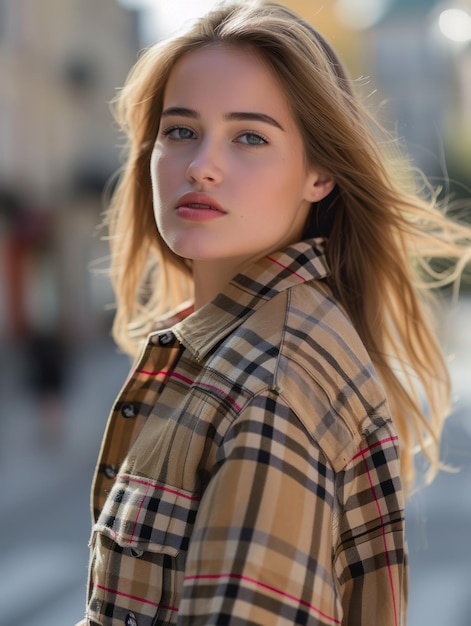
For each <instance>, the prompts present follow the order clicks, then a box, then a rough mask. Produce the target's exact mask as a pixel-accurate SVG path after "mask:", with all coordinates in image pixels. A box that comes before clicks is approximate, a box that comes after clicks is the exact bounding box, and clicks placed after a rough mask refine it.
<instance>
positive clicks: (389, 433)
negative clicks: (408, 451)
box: [334, 422, 408, 626]
mask: <svg viewBox="0 0 471 626" xmlns="http://www.w3.org/2000/svg"><path fill="white" fill-rule="evenodd" d="M337 483H338V486H337V498H338V500H339V507H340V511H341V515H340V518H339V533H338V535H339V540H338V544H337V548H336V551H335V555H334V560H335V572H336V575H337V579H338V584H339V590H340V593H341V598H342V606H343V621H342V624H348V625H349V626H352V625H353V626H357V625H358V626H360V625H362V626H363V625H368V626H369V625H371V626H373V625H375V624H382V625H384V626H405V624H406V623H407V614H406V610H407V593H408V576H407V574H408V568H407V549H406V542H405V521H404V502H403V492H402V486H401V480H400V463H399V447H398V437H397V435H396V433H395V430H394V429H393V427H392V423H391V422H386V423H385V424H383V426H381V427H379V428H378V429H376V430H374V431H373V432H372V433H370V434H368V435H366V436H365V437H364V439H363V441H362V444H361V446H360V449H359V450H358V452H357V453H356V454H355V455H354V457H353V458H352V459H351V461H350V463H349V464H348V465H347V467H346V469H345V471H343V472H341V473H340V474H339V476H338V478H337Z"/></svg>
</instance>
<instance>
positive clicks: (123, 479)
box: [120, 476, 201, 502]
mask: <svg viewBox="0 0 471 626" xmlns="http://www.w3.org/2000/svg"><path fill="white" fill-rule="evenodd" d="M120 478H121V481H122V482H126V480H127V481H129V482H130V483H137V484H138V485H145V486H146V487H154V489H160V490H161V491H166V492H167V493H173V494H174V495H177V496H180V497H181V498H185V499H186V500H193V501H195V502H197V501H199V500H201V498H200V497H199V496H187V495H186V493H181V491H177V490H176V489H169V488H168V487H161V486H160V485H154V484H153V483H150V482H148V481H146V480H141V479H140V478H132V476H121V477H120ZM148 491H149V490H147V491H146V495H147V492H148ZM144 497H145V496H144Z"/></svg>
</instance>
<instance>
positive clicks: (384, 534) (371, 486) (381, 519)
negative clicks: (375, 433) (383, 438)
mask: <svg viewBox="0 0 471 626" xmlns="http://www.w3.org/2000/svg"><path fill="white" fill-rule="evenodd" d="M390 439H394V437H391V438H390ZM396 439H397V437H396ZM388 441H389V440H388ZM370 447H373V446H370ZM369 449H370V448H366V449H365V450H362V451H361V452H362V453H363V461H364V463H365V468H366V474H367V476H368V482H369V483H370V489H371V492H372V493H373V498H374V501H375V504H376V510H377V512H378V516H379V520H380V522H381V533H382V535H383V547H384V556H385V557H386V566H387V568H388V577H389V586H390V588H391V595H392V601H393V607H394V624H395V626H398V621H397V608H396V590H395V589H394V582H393V579H392V571H391V562H390V561H389V554H388V546H387V542H386V531H385V529H384V522H383V515H382V513H381V507H380V505H379V500H378V498H377V497H376V490H375V487H374V485H373V479H372V478H371V473H370V468H369V467H368V462H367V460H366V458H365V452H367V451H368V450H369Z"/></svg>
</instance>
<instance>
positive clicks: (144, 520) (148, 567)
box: [87, 474, 200, 626]
mask: <svg viewBox="0 0 471 626" xmlns="http://www.w3.org/2000/svg"><path fill="white" fill-rule="evenodd" d="M199 501H200V497H199V496H198V495H195V494H192V493H190V492H186V491H183V490H181V489H175V488H173V487H172V486H170V485H165V484H162V483H159V482H157V481H153V480H151V479H149V478H146V477H142V476H135V475H129V474H124V475H118V477H117V479H116V483H115V485H114V487H113V489H112V490H111V492H110V494H109V495H108V498H107V500H106V503H105V506H104V507H103V510H102V512H101V514H100V517H99V519H98V521H97V523H96V524H95V525H94V527H93V534H92V542H91V549H92V555H91V571H90V575H91V579H90V596H89V605H88V613H87V615H88V617H89V618H90V619H92V620H94V621H96V622H97V623H99V624H101V623H103V619H104V616H110V615H112V616H113V618H115V619H116V620H117V621H116V623H126V622H125V620H126V616H127V615H129V614H132V615H134V616H135V617H136V619H137V622H138V624H139V625H140V626H142V625H144V624H146V625H147V624H149V626H150V625H151V624H153V623H155V621H154V620H155V619H156V616H158V617H159V623H173V620H174V619H175V620H176V615H177V612H178V606H179V602H180V593H181V587H182V585H183V576H184V567H185V560H186V552H187V550H188V544H189V540H190V536H191V532H192V530H193V525H194V521H195V518H196V513H197V510H198V505H199ZM119 620H124V621H123V622H121V621H119ZM106 623H108V622H106ZM111 623H113V624H114V623H115V622H114V621H112V622H111Z"/></svg>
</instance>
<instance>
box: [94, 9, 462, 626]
mask: <svg viewBox="0 0 471 626" xmlns="http://www.w3.org/2000/svg"><path fill="white" fill-rule="evenodd" d="M117 111H118V119H119V121H120V123H121V124H122V128H123V129H124V130H125V131H126V133H127V134H128V138H129V153H128V160H127V163H126V166H125V169H124V171H123V173H122V176H121V179H120V183H119V185H118V187H117V189H116V191H115V195H114V199H113V202H112V206H111V210H110V213H109V224H110V231H111V245H112V253H113V258H114V265H113V279H114V286H115V290H116V294H117V302H118V309H117V315H116V321H115V327H114V328H115V337H116V340H117V341H118V343H119V344H120V345H121V346H122V347H123V348H124V349H125V350H127V351H128V352H129V353H130V354H132V355H133V356H135V357H137V358H136V361H135V365H134V367H133V369H132V372H131V375H130V377H129V379H128V381H127V382H126V384H125V386H124V388H123V390H122V392H121V394H120V395H119V397H118V399H117V401H116V404H115V405H114V407H113V411H112V413H111V416H110V419H109V423H108V426H107V431H106V434H105V438H104V442H103V446H102V449H101V453H100V458H99V461H98V465H97V470H96V474H95V480H94V488H93V533H92V540H91V560H90V585H89V597H88V603H87V611H86V616H87V617H86V620H85V621H84V622H83V623H88V624H100V625H102V626H105V625H106V626H108V625H117V624H126V625H128V626H130V625H136V624H138V625H139V626H151V625H155V624H160V625H162V626H163V625H170V624H178V625H180V626H190V625H197V624H201V625H203V624H204V625H209V624H214V625H216V624H218V625H221V624H231V625H238V626H239V625H242V624H247V625H248V624H251V625H255V624H257V625H269V626H274V625H275V624H278V625H282V624H309V625H311V626H314V625H316V626H321V625H323V626H324V625H325V626H327V625H329V626H331V625H332V624H343V625H348V626H353V625H356V626H360V625H361V626H368V625H370V626H373V625H374V626H378V625H379V624H380V625H381V626H389V625H391V626H392V625H395V626H397V625H399V624H405V622H406V606H407V559H406V550H405V539H404V493H407V492H408V491H409V490H410V488H411V486H412V484H413V481H414V466H413V452H414V448H415V446H416V445H417V444H418V445H419V446H420V448H422V450H423V451H424V453H425V454H426V456H427V458H428V460H429V463H430V476H431V475H432V474H433V473H434V472H435V471H436V470H437V468H438V467H439V459H438V451H439V440H440V432H441V426H442V422H443V419H444V417H445V416H446V414H447V413H448V411H449V378H448V372H447V368H446V365H445V362H444V359H443V357H442V354H441V351H440V348H439V345H438V342H437V339H436V337H435V336H434V332H433V330H432V326H431V325H430V322H429V318H428V314H427V311H426V307H425V305H424V304H422V298H421V293H420V292H419V291H420V290H419V289H418V288H416V287H415V284H416V278H417V276H418V275H419V274H418V272H419V270H424V269H425V270H426V269H427V260H428V259H429V258H430V257H431V256H432V255H433V256H439V257H453V258H454V259H459V260H461V259H464V258H465V255H468V256H469V253H470V246H469V243H470V241H471V231H470V229H468V228H466V227H465V226H461V225H459V224H455V223H453V222H451V221H449V220H448V219H447V218H445V217H444V216H443V214H442V213H441V212H440V211H439V209H438V208H437V206H436V205H435V203H434V202H433V201H431V200H426V199H423V198H421V197H419V195H418V194H416V193H415V192H411V191H410V189H406V188H405V186H403V185H402V183H400V182H399V178H398V177H397V175H396V174H397V172H396V171H395V170H393V169H392V166H390V164H389V160H388V159H387V157H386V156H385V154H384V150H383V148H384V145H383V144H384V143H385V142H384V140H383V139H379V138H378V137H377V134H376V133H375V132H374V130H373V128H374V122H373V120H372V119H371V117H370V116H369V115H368V114H367V112H366V111H365V110H364V109H363V107H362V105H361V104H360V102H359V100H358V99H357V98H356V97H355V96H354V94H353V92H352V82H351V81H350V80H349V79H348V77H347V75H346V73H345V71H344V69H343V67H342V65H341V63H340V61H339V59H338V58H337V56H336V54H335V52H334V51H333V50H332V48H331V47H330V46H329V45H328V44H327V43H326V41H325V40H324V39H323V37H322V36H321V35H320V34H319V33H317V32H316V31H315V30H314V29H313V28H312V27H311V26H310V25H308V24H307V23H306V22H304V21H303V20H301V19H300V18H299V17H298V16H297V15H295V14H293V13H291V12H290V11H289V10H287V9H285V8H282V7H280V6H278V5H275V4H271V3H268V4H266V3H263V4H262V3H255V4H254V3H245V2H244V3H243V4H240V5H236V6H229V7H226V8H222V9H218V10H216V11H214V12H212V13H210V14H209V15H208V16H206V17H204V18H202V19H201V20H199V21H198V22H196V23H195V24H194V25H193V26H192V27H191V29H190V30H188V31H187V32H186V33H184V34H181V35H179V36H176V37H174V38H172V39H170V40H168V41H166V42H163V43H161V44H159V45H156V46H155V47H153V48H151V49H150V50H149V51H148V52H147V53H146V54H145V55H143V56H142V57H141V59H140V60H139V62H138V63H137V65H136V67H135V68H134V70H133V71H132V73H131V75H130V77H129V79H128V81H127V83H126V85H125V86H124V88H123V90H122V91H121V94H120V96H119V99H118V109H117ZM378 131H379V129H378ZM152 207H153V208H152ZM430 275H431V276H432V275H433V272H431V271H430ZM417 381H418V382H419V383H420V386H421V391H422V392H423V396H424V397H425V398H426V399H427V401H428V407H427V413H426V414H425V412H424V409H423V406H422V403H421V397H419V393H418V390H417V385H416V382H417Z"/></svg>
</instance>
